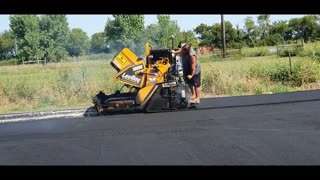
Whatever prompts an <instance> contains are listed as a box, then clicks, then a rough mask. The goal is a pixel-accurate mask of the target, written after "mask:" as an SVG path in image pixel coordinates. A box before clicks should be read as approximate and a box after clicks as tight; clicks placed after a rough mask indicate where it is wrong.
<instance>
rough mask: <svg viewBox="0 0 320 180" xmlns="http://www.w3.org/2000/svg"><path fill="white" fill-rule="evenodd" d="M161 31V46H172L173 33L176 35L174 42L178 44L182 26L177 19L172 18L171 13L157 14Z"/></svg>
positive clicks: (159, 33)
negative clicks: (180, 26)
mask: <svg viewBox="0 0 320 180" xmlns="http://www.w3.org/2000/svg"><path fill="white" fill-rule="evenodd" d="M157 19H158V25H159V31H158V36H157V38H158V39H159V44H158V45H159V47H160V48H171V46H172V45H171V44H172V39H171V37H172V35H173V36H175V38H174V40H175V41H174V44H178V43H179V41H180V39H181V38H182V37H181V34H180V28H179V26H178V22H177V21H173V20H171V19H170V16H169V15H157Z"/></svg>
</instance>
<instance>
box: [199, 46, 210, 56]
mask: <svg viewBox="0 0 320 180" xmlns="http://www.w3.org/2000/svg"><path fill="white" fill-rule="evenodd" d="M213 52H214V47H213V46H211V45H204V46H199V47H198V49H197V54H201V55H205V54H211V53H213Z"/></svg>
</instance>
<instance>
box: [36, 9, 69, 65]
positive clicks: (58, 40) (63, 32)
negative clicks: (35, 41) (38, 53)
mask: <svg viewBox="0 0 320 180" xmlns="http://www.w3.org/2000/svg"><path fill="white" fill-rule="evenodd" d="M68 26H69V25H68V21H67V17H66V15H43V16H41V17H40V22H39V28H40V32H41V34H42V36H43V39H42V41H41V47H42V48H43V49H44V51H45V57H48V58H49V59H51V60H53V61H59V60H61V59H63V58H65V57H66V56H67V55H68V52H67V51H66V50H65V48H64V45H65V44H66V41H67V35H68V32H69V27H68Z"/></svg>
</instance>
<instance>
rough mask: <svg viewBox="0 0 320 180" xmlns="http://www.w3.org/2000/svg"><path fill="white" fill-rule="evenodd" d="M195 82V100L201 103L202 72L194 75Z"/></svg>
mask: <svg viewBox="0 0 320 180" xmlns="http://www.w3.org/2000/svg"><path fill="white" fill-rule="evenodd" d="M193 82H194V89H195V90H194V92H195V98H194V101H195V102H198V103H200V97H201V90H202V88H201V72H200V73H199V74H196V75H195V76H194V77H193Z"/></svg>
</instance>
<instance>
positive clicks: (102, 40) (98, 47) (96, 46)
mask: <svg viewBox="0 0 320 180" xmlns="http://www.w3.org/2000/svg"><path fill="white" fill-rule="evenodd" d="M90 44H91V49H90V52H92V53H106V52H108V51H109V44H108V43H106V36H105V34H104V32H99V33H94V34H93V35H92V36H91V40H90Z"/></svg>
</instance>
